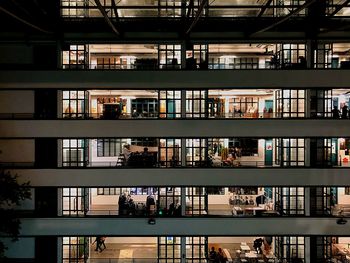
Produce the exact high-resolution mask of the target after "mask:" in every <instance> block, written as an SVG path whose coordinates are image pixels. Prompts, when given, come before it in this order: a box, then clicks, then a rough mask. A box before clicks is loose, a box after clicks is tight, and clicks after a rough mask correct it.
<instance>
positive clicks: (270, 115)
mask: <svg viewBox="0 0 350 263" xmlns="http://www.w3.org/2000/svg"><path fill="white" fill-rule="evenodd" d="M168 115H169V116H171V117H168V118H167V117H166V114H165V113H158V112H142V113H121V114H119V113H117V112H115V113H112V114H103V113H63V114H62V116H61V117H56V116H53V115H48V114H36V113H0V120H34V119H38V120H56V119H64V120H144V119H159V120H165V119H171V120H174V119H177V120H181V119H336V120H349V119H350V118H349V117H348V116H346V117H344V118H342V117H341V114H339V115H338V116H332V113H330V112H327V113H322V114H321V115H320V116H317V117H310V118H306V117H302V115H305V114H304V113H289V112H285V113H278V112H235V113H213V114H212V113H207V114H206V113H185V117H182V118H175V117H173V116H175V115H180V113H168ZM297 115H299V117H297ZM322 115H323V116H322Z"/></svg>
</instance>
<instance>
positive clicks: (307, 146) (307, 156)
mask: <svg viewBox="0 0 350 263" xmlns="http://www.w3.org/2000/svg"><path fill="white" fill-rule="evenodd" d="M310 141H311V139H310V138H306V139H304V147H305V156H304V163H305V167H310V164H311V162H310V160H311V149H310V148H311V143H310ZM314 154H316V153H314Z"/></svg>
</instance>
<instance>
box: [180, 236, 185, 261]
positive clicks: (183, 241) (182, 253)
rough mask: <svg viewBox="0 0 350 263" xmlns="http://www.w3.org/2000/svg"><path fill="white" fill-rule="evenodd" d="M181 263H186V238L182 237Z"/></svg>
mask: <svg viewBox="0 0 350 263" xmlns="http://www.w3.org/2000/svg"><path fill="white" fill-rule="evenodd" d="M181 263H186V237H181Z"/></svg>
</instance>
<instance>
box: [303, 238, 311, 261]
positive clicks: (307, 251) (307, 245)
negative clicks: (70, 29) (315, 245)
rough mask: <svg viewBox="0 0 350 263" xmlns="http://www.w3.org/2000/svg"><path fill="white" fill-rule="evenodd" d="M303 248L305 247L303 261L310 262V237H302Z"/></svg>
mask: <svg viewBox="0 0 350 263" xmlns="http://www.w3.org/2000/svg"><path fill="white" fill-rule="evenodd" d="M304 244H305V245H304V249H305V260H304V262H305V263H311V251H310V250H311V245H310V237H305V238H304Z"/></svg>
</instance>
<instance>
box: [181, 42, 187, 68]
mask: <svg viewBox="0 0 350 263" xmlns="http://www.w3.org/2000/svg"><path fill="white" fill-rule="evenodd" d="M181 69H186V41H183V42H182V43H181Z"/></svg>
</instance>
